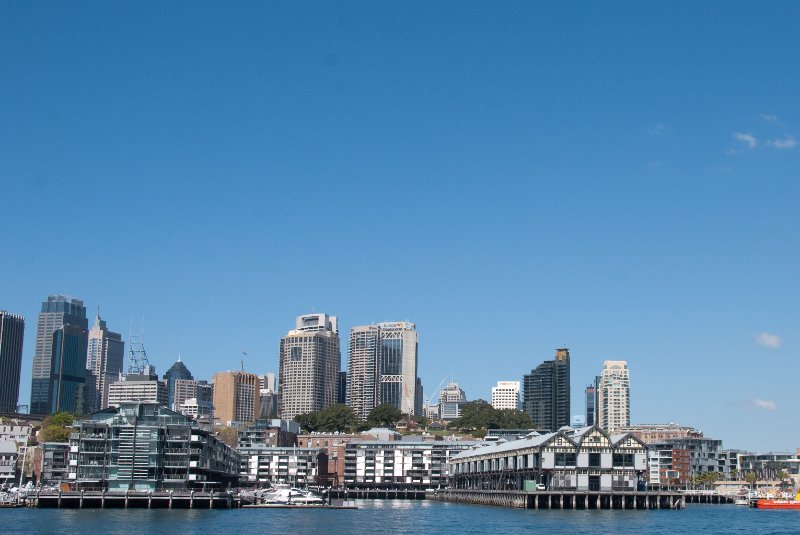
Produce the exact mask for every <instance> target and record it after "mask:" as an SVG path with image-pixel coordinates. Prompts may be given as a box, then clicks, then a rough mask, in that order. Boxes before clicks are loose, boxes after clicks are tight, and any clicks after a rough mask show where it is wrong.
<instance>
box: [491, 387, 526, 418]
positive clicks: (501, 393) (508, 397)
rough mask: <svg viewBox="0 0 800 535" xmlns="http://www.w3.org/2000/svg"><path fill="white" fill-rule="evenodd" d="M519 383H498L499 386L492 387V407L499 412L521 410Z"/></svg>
mask: <svg viewBox="0 0 800 535" xmlns="http://www.w3.org/2000/svg"><path fill="white" fill-rule="evenodd" d="M519 392H520V383H519V381H497V386H493V387H492V407H494V408H495V409H497V410H503V409H513V410H515V411H518V410H519V409H520V402H519Z"/></svg>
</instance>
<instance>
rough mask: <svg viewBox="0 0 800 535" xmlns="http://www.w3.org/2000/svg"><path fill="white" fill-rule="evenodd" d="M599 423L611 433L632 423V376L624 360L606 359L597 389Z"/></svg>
mask: <svg viewBox="0 0 800 535" xmlns="http://www.w3.org/2000/svg"><path fill="white" fill-rule="evenodd" d="M597 416H598V422H597V423H598V425H599V426H600V428H602V429H603V430H605V431H606V432H607V433H609V434H613V433H614V432H615V431H616V430H617V429H618V428H620V427H623V426H628V425H630V424H631V415H630V376H629V373H628V363H627V362H626V361H624V360H606V361H604V362H603V372H602V373H601V374H600V384H599V385H598V389H597Z"/></svg>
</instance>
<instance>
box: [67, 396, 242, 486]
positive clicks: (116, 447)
mask: <svg viewBox="0 0 800 535" xmlns="http://www.w3.org/2000/svg"><path fill="white" fill-rule="evenodd" d="M74 427H75V432H74V433H72V434H71V435H70V442H69V473H68V478H67V479H68V480H69V481H70V482H71V483H72V485H73V487H74V488H76V489H78V490H80V489H86V490H112V491H113V490H117V491H120V490H138V491H150V490H157V489H176V490H177V489H204V490H220V489H224V488H228V487H230V486H232V485H235V484H236V483H237V480H238V473H239V455H238V453H237V452H236V450H234V449H233V448H231V447H229V446H228V445H227V444H225V443H223V442H222V441H220V440H219V439H217V437H216V436H214V434H213V433H212V432H210V431H209V430H207V429H204V428H201V427H200V425H199V424H198V423H197V422H196V421H195V420H193V419H191V418H189V417H188V416H184V415H183V414H179V413H177V412H174V411H171V410H169V409H167V408H166V407H165V406H163V405H160V404H158V403H138V402H121V403H120V404H119V406H118V407H110V408H108V409H105V410H102V411H100V412H96V413H94V414H91V415H89V416H88V417H87V418H86V419H85V420H82V421H79V422H76V424H75V425H74Z"/></svg>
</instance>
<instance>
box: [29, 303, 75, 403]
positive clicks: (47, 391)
mask: <svg viewBox="0 0 800 535" xmlns="http://www.w3.org/2000/svg"><path fill="white" fill-rule="evenodd" d="M65 326H71V327H73V328H74V329H68V330H67V331H68V332H67V333H64V331H63V330H62V340H63V339H64V338H65V337H64V336H63V335H64V334H68V335H70V334H71V333H73V332H75V331H83V333H84V334H83V338H84V342H83V355H82V357H81V361H82V363H81V368H83V369H85V368H86V351H87V348H86V336H87V334H86V331H87V329H88V327H89V322H88V319H87V318H86V307H85V306H84V305H83V301H81V300H80V299H73V298H71V297H67V296H64V295H51V296H48V298H47V300H46V301H44V302H42V308H41V312H40V313H39V317H38V321H37V324H36V346H35V348H34V354H33V373H32V377H31V403H30V407H29V409H30V413H31V414H36V415H46V414H50V413H52V412H53V406H54V399H53V398H54V396H53V383H54V376H53V374H52V371H53V356H54V355H53V349H54V347H60V344H55V343H54V340H53V334H54V333H55V332H56V331H57V330H59V329H62V328H63V327H65ZM68 357H73V355H71V354H70V355H68ZM70 367H71V366H70V365H69V364H68V366H67V368H70ZM80 378H83V379H85V375H83V374H81V375H80ZM55 379H56V380H59V379H60V377H58V376H56V377H55ZM70 379H71V378H68V380H67V384H65V385H64V386H65V387H67V389H70V387H71V386H72V384H71V383H72V381H71V380H70ZM77 382H80V380H78V381H77ZM65 394H66V392H65ZM72 403H74V401H73V402H72ZM55 404H56V405H58V406H59V408H61V407H60V405H61V404H60V400H59V401H56V402H55ZM66 409H67V407H64V410H66Z"/></svg>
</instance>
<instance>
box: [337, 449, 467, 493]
mask: <svg viewBox="0 0 800 535" xmlns="http://www.w3.org/2000/svg"><path fill="white" fill-rule="evenodd" d="M403 438H404V440H390V441H386V440H362V441H353V442H349V443H348V444H347V445H346V447H345V472H344V482H345V486H348V487H371V488H387V489H398V488H399V489H428V488H437V487H444V486H447V485H448V484H449V482H450V478H449V471H448V464H447V463H448V461H450V460H451V459H452V458H453V457H455V456H456V455H457V454H458V453H461V452H463V451H465V450H468V449H469V448H472V447H474V446H475V445H476V444H478V442H477V441H466V440H464V441H454V440H452V441H451V440H438V441H430V440H422V439H421V437H417V438H416V439H415V438H414V437H412V436H408V437H403Z"/></svg>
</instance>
